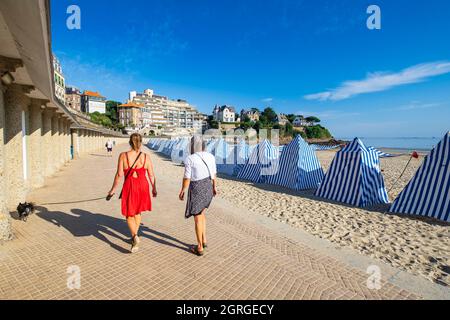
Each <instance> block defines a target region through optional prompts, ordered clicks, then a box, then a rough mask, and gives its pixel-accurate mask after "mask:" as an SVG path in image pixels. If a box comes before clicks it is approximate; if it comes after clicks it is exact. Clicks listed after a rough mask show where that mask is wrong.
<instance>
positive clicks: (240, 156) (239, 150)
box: [233, 140, 253, 176]
mask: <svg viewBox="0 0 450 320" xmlns="http://www.w3.org/2000/svg"><path fill="white" fill-rule="evenodd" d="M251 150H253V149H252V148H250V146H249V145H248V144H247V143H246V142H245V140H241V141H239V143H238V144H236V145H235V146H234V150H233V152H234V156H235V160H236V162H235V166H234V171H233V175H234V176H237V175H238V173H239V171H240V170H241V169H242V168H243V167H244V166H245V163H246V162H247V160H248V158H249V157H250V153H251Z"/></svg>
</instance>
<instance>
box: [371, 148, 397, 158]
mask: <svg viewBox="0 0 450 320" xmlns="http://www.w3.org/2000/svg"><path fill="white" fill-rule="evenodd" d="M367 149H370V150H373V151H375V152H376V153H377V154H378V157H380V158H392V157H396V156H397V155H394V154H390V153H386V152H383V151H380V150H378V149H375V148H374V147H367Z"/></svg>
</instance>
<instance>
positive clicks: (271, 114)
mask: <svg viewBox="0 0 450 320" xmlns="http://www.w3.org/2000/svg"><path fill="white" fill-rule="evenodd" d="M262 117H265V118H266V119H267V120H266V121H267V124H272V123H275V122H276V121H277V113H276V112H275V111H274V110H273V109H272V108H271V107H267V108H265V109H264V111H263V112H262Z"/></svg>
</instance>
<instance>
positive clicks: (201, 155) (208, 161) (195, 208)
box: [179, 136, 217, 256]
mask: <svg viewBox="0 0 450 320" xmlns="http://www.w3.org/2000/svg"><path fill="white" fill-rule="evenodd" d="M205 147H206V145H205V144H204V142H203V140H202V138H201V137H199V136H194V137H193V138H192V139H191V155H189V156H188V157H187V158H186V160H185V161H184V177H183V182H182V186H181V191H180V194H179V198H180V200H184V195H185V192H186V190H187V189H188V188H189V194H188V197H187V204H186V211H185V217H186V218H189V217H191V216H193V217H194V222H195V234H196V237H197V245H194V246H192V247H191V249H190V251H191V252H192V253H194V254H196V255H198V256H202V255H203V251H204V249H205V248H206V247H207V241H206V216H205V213H206V209H207V208H209V206H210V204H211V201H212V199H213V197H214V196H215V195H216V194H217V189H216V173H217V168H216V159H215V158H214V156H213V155H212V154H211V153H209V152H206V151H205Z"/></svg>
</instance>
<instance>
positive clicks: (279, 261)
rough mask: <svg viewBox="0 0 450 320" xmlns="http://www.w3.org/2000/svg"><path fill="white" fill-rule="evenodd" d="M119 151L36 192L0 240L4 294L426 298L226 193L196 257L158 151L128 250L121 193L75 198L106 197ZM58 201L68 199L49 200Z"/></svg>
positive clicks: (0, 294) (188, 224)
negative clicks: (25, 215)
mask: <svg viewBox="0 0 450 320" xmlns="http://www.w3.org/2000/svg"><path fill="white" fill-rule="evenodd" d="M117 149H119V150H116V152H115V154H114V158H109V157H106V156H105V154H104V152H103V150H102V151H97V152H94V153H92V154H91V155H88V156H85V157H84V158H82V159H79V160H76V161H73V162H72V163H71V164H70V165H68V166H66V167H64V168H63V170H62V171H60V172H59V173H57V174H56V175H55V176H54V177H52V178H50V179H49V180H48V181H47V184H46V187H44V188H42V189H39V190H37V191H35V192H34V193H33V194H32V195H31V196H30V200H33V201H35V202H36V203H37V204H38V209H39V210H38V212H37V213H36V214H35V215H33V216H31V217H30V218H29V220H28V222H26V223H24V222H21V221H17V220H15V221H14V223H13V228H14V231H15V237H16V239H15V240H14V241H12V242H8V243H5V244H3V245H1V246H0V298H1V299H8V298H12V299H405V298H407V299H410V298H420V297H419V296H417V295H414V294H411V293H410V292H408V291H407V290H404V289H401V288H399V287H397V286H395V285H393V284H391V283H387V282H385V281H383V282H382V283H381V285H382V287H381V289H380V290H370V289H368V287H367V284H366V283H367V278H368V276H369V275H368V274H366V273H365V272H363V271H362V270H358V269H356V268H354V267H351V266H349V265H347V264H345V263H343V262H341V261H338V260H336V259H335V258H332V257H331V256H329V255H326V254H323V253H320V252H319V251H317V250H314V249H312V248H310V247H309V246H308V245H306V244H305V243H302V242H301V241H298V240H296V239H293V238H290V237H289V236H288V235H287V234H284V233H282V232H280V231H279V230H278V229H276V228H272V227H270V226H271V224H270V223H268V224H263V223H262V224H260V223H258V222H257V221H259V220H258V219H259V218H256V216H258V215H255V214H253V215H252V214H251V213H248V212H246V211H245V210H243V209H240V208H236V207H233V206H231V205H230V204H228V203H227V202H226V201H225V200H223V199H220V197H219V198H217V199H215V201H214V203H213V206H212V207H211V209H210V214H209V215H208V222H207V223H208V225H207V226H208V230H207V234H208V243H209V247H208V249H207V251H206V252H207V253H206V255H205V256H204V257H197V256H194V255H192V254H190V253H189V252H188V251H187V247H188V246H189V245H191V244H193V243H194V242H195V241H194V239H195V236H194V227H193V221H192V220H185V219H184V216H183V213H184V211H183V210H184V203H182V202H180V201H179V200H178V198H177V196H178V190H179V185H180V181H179V179H177V180H176V179H175V178H174V172H168V171H170V170H167V168H170V167H173V168H174V170H175V169H176V170H180V168H177V167H176V166H175V165H172V164H170V163H169V162H168V160H167V159H164V158H160V157H159V156H157V155H156V154H153V160H154V163H155V168H156V174H157V177H158V185H159V187H158V192H159V195H158V198H156V199H155V201H154V211H153V212H152V213H146V214H145V215H144V216H143V227H142V228H141V232H142V235H141V239H142V243H141V245H140V251H139V252H138V253H136V254H129V249H130V245H129V234H128V229H127V226H126V223H125V221H124V219H123V218H122V216H121V214H120V208H119V200H117V197H115V199H114V200H112V201H110V202H106V201H104V200H100V201H90V202H77V201H80V200H83V199H93V198H98V197H101V196H104V195H105V194H106V192H107V191H108V189H109V187H110V185H111V183H112V178H113V174H114V172H115V171H114V170H115V165H116V161H117V156H118V153H117V152H118V151H121V150H125V146H121V147H119V148H117ZM219 188H220V186H219ZM219 192H220V189H219ZM60 202H67V203H64V204H48V203H60ZM254 216H255V217H254ZM274 223H275V222H274ZM70 266H77V267H79V268H80V271H81V287H80V289H74V290H69V289H68V287H67V279H68V277H69V276H71V274H70V273H67V271H68V267H70ZM71 270H74V269H71ZM69 271H70V270H69Z"/></svg>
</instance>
